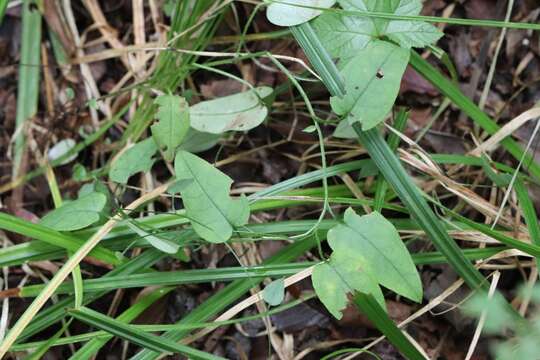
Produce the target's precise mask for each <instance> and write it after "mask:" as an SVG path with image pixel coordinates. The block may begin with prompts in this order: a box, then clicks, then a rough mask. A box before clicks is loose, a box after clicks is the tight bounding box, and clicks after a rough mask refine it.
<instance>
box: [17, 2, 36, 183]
mask: <svg viewBox="0 0 540 360" xmlns="http://www.w3.org/2000/svg"><path fill="white" fill-rule="evenodd" d="M21 37H22V39H21V59H20V64H21V65H20V66H19V81H18V85H17V114H16V119H15V124H16V128H15V132H16V136H15V143H14V146H13V173H12V175H13V178H17V177H18V176H19V171H20V166H21V161H22V156H23V152H24V148H25V143H26V141H25V136H24V134H25V131H24V126H25V123H26V121H27V120H29V119H31V118H32V117H33V116H34V115H35V114H36V112H37V105H38V99H39V75H40V65H41V57H40V54H41V47H40V46H41V13H40V12H39V10H38V7H37V5H36V4H35V3H34V1H25V2H24V3H23V10H22V34H21Z"/></svg>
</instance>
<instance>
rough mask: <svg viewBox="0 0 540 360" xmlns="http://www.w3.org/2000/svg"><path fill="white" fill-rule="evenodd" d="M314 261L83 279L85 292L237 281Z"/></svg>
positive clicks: (34, 290)
mask: <svg viewBox="0 0 540 360" xmlns="http://www.w3.org/2000/svg"><path fill="white" fill-rule="evenodd" d="M311 265H314V264H312V263H306V264H304V263H294V264H283V265H265V266H254V267H225V268H219V269H202V270H182V271H166V272H152V273H146V274H131V275H123V276H122V275H119V276H113V277H101V278H96V279H91V280H86V281H84V289H85V293H89V292H98V291H104V290H109V291H110V290H115V289H127V288H134V287H146V286H152V285H153V286H166V285H182V284H198V283H207V282H213V281H218V282H219V281H234V280H238V279H258V280H261V279H264V278H266V277H273V278H277V277H285V276H289V275H293V274H296V273H297V272H298V271H300V270H303V269H305V268H306V267H308V266H311ZM43 288H44V285H31V286H25V287H23V288H21V292H20V296H21V297H33V296H36V295H38V294H39V293H40V292H41V290H43ZM72 293H73V284H72V283H70V282H66V283H64V284H62V285H60V286H59V287H58V290H57V291H56V292H55V294H72Z"/></svg>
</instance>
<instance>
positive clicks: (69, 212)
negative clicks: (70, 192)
mask: <svg viewBox="0 0 540 360" xmlns="http://www.w3.org/2000/svg"><path fill="white" fill-rule="evenodd" d="M106 203H107V196H105V195H104V194H102V193H98V192H94V193H90V194H86V195H84V196H82V197H80V198H78V199H77V200H73V201H66V202H64V203H63V204H62V206H60V207H59V208H57V209H55V210H53V211H51V212H50V213H48V214H47V215H45V216H44V217H43V218H42V219H41V221H40V222H39V223H40V224H41V225H44V226H47V227H50V228H51V229H55V230H59V231H73V230H79V229H83V228H85V227H87V226H89V225H92V224H93V223H95V222H97V221H98V220H99V217H100V212H101V211H102V210H103V208H104V207H105V204H106Z"/></svg>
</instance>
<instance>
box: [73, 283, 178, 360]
mask: <svg viewBox="0 0 540 360" xmlns="http://www.w3.org/2000/svg"><path fill="white" fill-rule="evenodd" d="M172 290H173V288H162V289H158V290H154V291H152V292H151V293H150V294H147V295H145V296H143V297H142V298H141V299H139V300H138V301H137V303H135V304H134V305H132V306H130V307H129V308H128V309H127V310H126V311H124V312H123V313H122V314H120V315H119V316H118V317H117V318H116V321H119V322H122V323H126V324H127V323H130V322H132V321H133V320H135V319H136V318H137V317H138V316H139V315H140V314H141V313H142V312H143V311H144V310H146V309H147V308H148V307H149V306H150V305H152V304H154V303H155V302H156V301H157V300H159V299H161V298H162V297H163V296H165V295H167V294H168V293H169V292H171V291H172ZM112 338H113V336H112V335H106V336H102V337H98V338H92V340H90V341H89V342H88V343H86V344H85V345H84V346H83V347H81V348H80V349H79V350H77V352H76V353H75V354H73V355H72V356H71V357H70V360H87V359H91V358H92V356H94V354H96V353H97V352H98V351H99V349H101V347H102V346H103V345H105V344H106V343H107V341H109V340H110V339H112Z"/></svg>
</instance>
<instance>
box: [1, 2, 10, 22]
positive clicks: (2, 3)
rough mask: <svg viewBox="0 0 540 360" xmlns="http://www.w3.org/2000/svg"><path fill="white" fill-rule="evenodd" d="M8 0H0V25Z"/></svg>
mask: <svg viewBox="0 0 540 360" xmlns="http://www.w3.org/2000/svg"><path fill="white" fill-rule="evenodd" d="M8 2H9V0H0V25H2V20H4V15H5V14H6V9H7V6H8Z"/></svg>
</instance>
